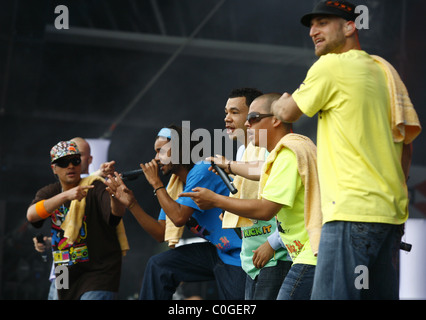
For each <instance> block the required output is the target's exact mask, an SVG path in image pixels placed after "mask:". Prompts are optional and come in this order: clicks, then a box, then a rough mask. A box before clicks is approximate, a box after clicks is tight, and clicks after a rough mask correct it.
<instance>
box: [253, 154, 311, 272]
mask: <svg viewBox="0 0 426 320" xmlns="http://www.w3.org/2000/svg"><path fill="white" fill-rule="evenodd" d="M260 197H261V198H263V199H266V200H269V201H272V202H275V203H279V204H282V205H283V207H282V208H281V209H280V211H279V212H278V214H277V220H278V230H279V234H280V236H281V239H282V240H283V243H284V244H285V246H286V248H287V252H288V254H289V255H290V257H291V259H292V260H293V263H294V264H295V263H303V264H310V265H316V263H317V258H316V257H315V256H314V254H313V252H312V249H311V244H310V243H309V236H308V232H307V231H306V229H305V209H304V206H305V188H304V186H303V183H302V179H301V177H300V174H299V171H298V167H297V160H296V155H295V154H294V153H293V151H291V150H290V149H287V148H285V149H282V150H281V151H280V152H279V153H278V155H277V157H276V158H275V160H274V163H273V165H272V168H271V172H270V175H269V177H268V180H267V181H266V184H265V187H264V188H263V192H262V194H261V195H260Z"/></svg>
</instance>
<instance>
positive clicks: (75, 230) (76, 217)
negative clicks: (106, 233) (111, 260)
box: [61, 175, 130, 256]
mask: <svg viewBox="0 0 426 320" xmlns="http://www.w3.org/2000/svg"><path fill="white" fill-rule="evenodd" d="M95 180H99V181H102V182H104V181H105V180H104V179H103V178H101V177H99V176H95V175H93V176H88V177H86V178H83V179H81V181H80V183H79V185H80V186H88V185H91V184H92V183H93V182H94V181H95ZM85 208H86V198H83V199H81V201H78V200H73V201H71V205H70V209H69V211H68V213H67V216H66V217H65V220H64V222H62V225H61V228H62V230H64V231H65V232H64V237H65V238H67V241H66V243H67V244H73V243H74V242H75V241H76V240H77V238H78V236H79V232H80V228H81V225H82V223H83V217H84V212H85ZM117 238H118V241H119V243H120V247H121V251H122V253H123V256H125V255H126V253H127V251H128V250H129V249H130V247H129V243H128V242H127V237H126V231H125V229H124V223H123V220H121V221H120V223H119V224H118V225H117Z"/></svg>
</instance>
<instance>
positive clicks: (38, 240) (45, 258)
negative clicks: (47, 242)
mask: <svg viewBox="0 0 426 320" xmlns="http://www.w3.org/2000/svg"><path fill="white" fill-rule="evenodd" d="M43 238H44V237H43V234H42V233H39V234H38V235H36V239H37V242H38V243H42V244H44V239H43ZM41 258H42V259H43V262H46V261H47V253H46V250H44V251H43V252H42V253H41Z"/></svg>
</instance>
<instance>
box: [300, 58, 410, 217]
mask: <svg viewBox="0 0 426 320" xmlns="http://www.w3.org/2000/svg"><path fill="white" fill-rule="evenodd" d="M293 99H294V100H295V102H296V103H297V105H298V107H299V108H300V109H301V111H302V112H303V113H305V114H306V115H308V116H309V117H312V116H313V115H314V114H316V113H317V112H318V134H317V147H318V175H319V180H320V187H321V204H322V211H323V219H324V221H323V222H324V223H325V222H328V221H332V220H343V221H360V222H380V223H390V224H402V223H404V222H405V220H406V219H407V218H408V197H407V194H408V193H407V187H406V183H405V178H404V174H403V171H402V167H401V160H400V159H401V154H402V143H399V144H395V143H394V142H393V139H392V132H391V125H390V123H391V120H390V117H391V114H390V112H391V111H390V103H389V92H388V88H387V85H386V75H385V73H384V72H383V70H382V69H381V68H380V67H379V66H378V65H377V64H376V63H375V62H374V60H373V59H372V58H371V57H370V56H369V55H368V54H367V53H366V52H364V51H361V50H350V51H348V52H345V53H342V54H327V55H324V56H322V57H321V58H320V59H319V60H318V61H317V62H316V63H314V65H313V66H312V67H311V68H310V70H309V71H308V74H307V77H306V79H305V80H304V82H303V83H302V84H301V85H300V87H299V88H298V89H297V90H296V91H295V92H294V93H293Z"/></svg>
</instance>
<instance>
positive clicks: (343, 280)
mask: <svg viewBox="0 0 426 320" xmlns="http://www.w3.org/2000/svg"><path fill="white" fill-rule="evenodd" d="M401 236H402V232H401V227H400V226H399V225H391V224H383V223H363V222H350V221H332V222H327V223H326V224H324V226H323V228H322V231H321V240H320V246H319V252H318V261H317V267H316V272H315V279H314V286H313V292H312V299H315V300H331V299H333V300H338V299H340V300H359V299H387V300H388V299H398V298H399V247H400V242H401Z"/></svg>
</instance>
